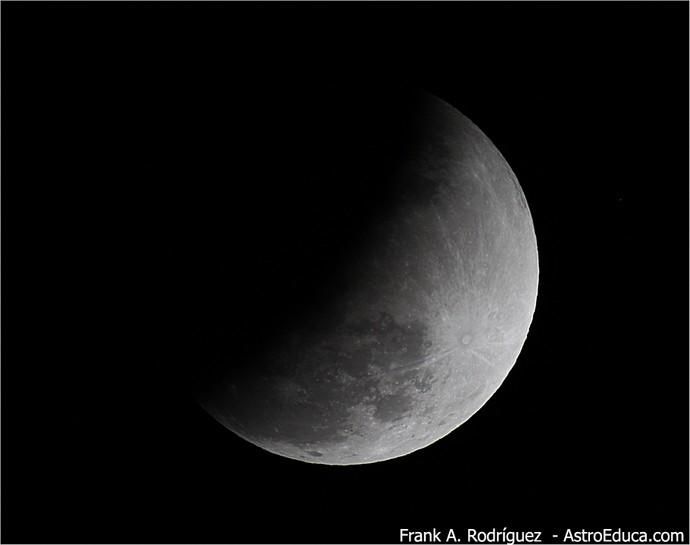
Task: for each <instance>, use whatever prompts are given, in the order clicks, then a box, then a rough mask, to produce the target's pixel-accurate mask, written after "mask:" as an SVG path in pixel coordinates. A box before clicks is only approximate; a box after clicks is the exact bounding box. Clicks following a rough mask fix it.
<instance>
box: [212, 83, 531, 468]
mask: <svg viewBox="0 0 690 545" xmlns="http://www.w3.org/2000/svg"><path fill="white" fill-rule="evenodd" d="M405 115H410V114H409V112H408V113H406V114H405ZM412 117H413V118H414V120H413V122H411V123H410V126H414V127H415V128H414V138H411V139H410V138H408V139H407V140H406V141H405V146H406V147H405V149H403V150H399V151H400V153H399V154H398V155H397V157H399V159H396V161H395V168H393V169H389V178H388V179H389V182H390V183H389V185H388V186H387V187H388V188H389V190H388V191H389V206H387V207H386V209H385V212H382V213H381V214H380V215H378V216H376V217H375V221H371V222H370V224H369V225H368V226H367V231H366V237H365V238H364V239H363V240H362V241H361V242H360V244H359V245H358V247H357V251H356V252H351V253H350V254H348V255H349V257H348V259H347V262H346V263H345V264H344V265H343V266H342V267H340V268H339V269H338V271H337V274H336V275H335V277H334V278H337V280H334V281H333V288H332V289H331V291H329V295H328V298H327V300H324V301H323V302H322V303H323V304H322V305H321V306H320V310H319V311H318V313H312V314H311V315H310V317H309V318H308V319H300V320H296V321H295V323H294V324H290V325H289V326H286V328H285V331H284V332H283V333H282V334H281V335H280V337H279V338H278V339H276V340H275V341H273V342H272V343H271V345H270V346H268V347H266V349H265V350H263V351H262V353H261V355H260V356H259V355H257V358H256V361H255V362H252V365H251V366H249V367H244V368H242V371H241V372H233V371H232V370H231V369H229V370H228V371H227V373H221V374H220V377H219V378H217V379H216V380H214V381H213V383H212V384H210V385H208V387H207V388H205V390H204V393H203V394H202V395H201V396H200V398H199V401H200V403H201V405H202V406H203V407H204V409H205V410H206V411H207V412H208V413H209V414H210V415H211V416H213V418H215V419H216V420H217V421H218V422H220V423H221V424H222V425H223V426H225V427H226V428H228V429H229V430H231V431H233V432H234V433H236V434H237V435H239V436H240V437H242V438H244V439H246V440H247V441H249V442H251V443H253V444H254V445H256V446H258V447H261V448H262V449H265V450H267V451H269V452H272V453H274V454H277V455H280V456H284V457H287V458H292V459H295V460H300V461H303V462H310V463H319V464H330V465H351V464H366V463H372V462H381V461H384V460H389V459H392V458H396V457H399V456H404V455H407V454H410V453H411V452H414V451H417V450H419V449H422V448H424V447H426V446H428V445H430V444H432V443H434V442H435V441H438V440H439V439H441V438H443V437H444V436H446V435H447V434H449V433H450V432H452V431H453V430H455V429H456V428H458V427H459V426H460V425H461V424H463V423H464V422H466V421H467V419H469V418H470V417H471V416H472V415H473V414H474V413H476V412H477V411H478V410H479V409H480V408H481V407H482V405H484V404H485V403H486V402H487V400H488V399H489V398H490V397H491V396H492V395H493V394H494V393H495V392H496V390H497V389H498V388H499V387H500V385H501V383H502V382H503V381H504V380H505V378H506V376H507V375H508V373H509V371H510V370H511V368H512V367H513V365H514V364H515V362H516V360H517V358H518V355H519V354H520V350H521V348H522V346H523V344H524V342H525V340H526V337H527V334H528V330H529V327H530V323H531V320H532V316H533V313H534V310H535V305H536V298H537V287H538V276H539V266H538V253H537V243H536V236H535V232H534V226H533V222H532V218H531V214H530V210H529V208H528V205H527V202H526V199H525V195H524V193H523V191H522V189H521V187H520V184H519V183H518V181H517V178H516V176H515V174H514V173H513V171H512V170H511V168H510V166H509V165H508V163H507V162H506V160H505V159H504V158H503V156H502V155H501V154H500V152H499V151H498V149H496V147H495V146H494V145H493V144H492V142H491V141H490V140H489V139H488V138H487V136H486V135H484V133H483V132H482V131H481V130H480V129H479V128H478V127H477V126H476V125H475V124H474V123H472V122H471V121H470V120H469V119H468V118H467V117H465V116H464V115H463V114H461V113H460V112H459V111H458V110H456V109H455V108H453V107H452V106H450V105H449V104H447V103H446V102H444V101H443V100H441V99H439V98H437V97H435V96H432V95H429V94H424V95H423V98H422V99H421V100H420V101H419V103H418V105H417V106H416V107H415V112H414V115H412ZM374 147H375V146H374ZM335 244H337V242H335Z"/></svg>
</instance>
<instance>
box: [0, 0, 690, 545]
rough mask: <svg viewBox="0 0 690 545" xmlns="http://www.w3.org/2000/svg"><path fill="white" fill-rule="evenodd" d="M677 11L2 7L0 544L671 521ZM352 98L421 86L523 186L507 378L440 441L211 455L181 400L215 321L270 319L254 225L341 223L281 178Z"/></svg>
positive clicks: (351, 537) (681, 428)
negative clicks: (379, 453) (388, 454)
mask: <svg viewBox="0 0 690 545" xmlns="http://www.w3.org/2000/svg"><path fill="white" fill-rule="evenodd" d="M687 18H688V5H687V4H686V3H663V2H659V3H626V2H615V3H574V2H573V3H563V4H554V3H539V4H527V3H515V4H505V3H500V2H490V3H484V4H474V3H461V4H453V3H443V4H432V3H428V4H417V3H406V4H398V3H380V4H364V3H362V4H348V3H338V4H332V5H327V4H263V3H252V4H241V3H240V4H235V3H233V4H230V3H227V4H220V3H194V4H191V3H175V4H166V3H155V4H147V3H138V4H134V3H117V4H111V3H78V4H70V3H55V4H43V3H38V2H36V3H21V2H13V3H3V4H2V82H3V89H2V91H3V92H2V111H3V125H2V142H3V149H2V151H3V154H2V155H3V162H2V169H3V170H2V177H3V188H2V189H3V202H2V248H3V256H2V258H3V268H2V274H3V306H4V309H3V310H4V312H3V318H4V319H3V330H2V334H3V335H2V336H3V347H2V385H3V387H2V444H3V449H2V473H3V475H2V477H3V478H2V519H3V525H2V540H3V541H4V542H24V543H28V542H46V543H56V542H68V543H76V542H91V543H93V542H96V543H97V542H138V543H146V542H185V543H190V542H201V543H204V542H206V543H208V542H264V543H265V542H349V541H352V542H396V541H397V538H398V531H399V528H401V527H408V528H415V527H431V526H435V527H437V528H450V527H453V528H466V527H473V528H481V527H488V528H490V527H497V528H503V527H504V526H509V527H512V528H525V529H543V530H544V531H558V530H560V529H562V528H566V527H573V528H574V527H589V528H597V527H611V528H616V527H626V528H635V529H645V528H650V529H651V528H655V529H685V530H686V531H687V529H688V337H687V335H688V314H687V308H688V307H687V302H688V282H687V280H688V254H687V251H688V209H687V207H688V130H687V129H688V126H687V120H688V103H687V96H688V49H687V43H688V29H687ZM367 86H371V88H372V90H374V89H375V90H376V92H380V91H381V89H387V88H392V87H395V88H398V87H410V88H422V89H426V90H427V91H429V92H432V93H434V94H436V95H437V96H439V97H441V98H443V99H444V100H446V101H447V102H449V103H450V104H452V105H453V106H455V107H456V108H458V109H459V110H460V111H462V112H463V113H464V114H465V115H466V116H468V117H469V118H470V119H471V120H473V121H474V122H475V123H476V124H477V125H478V126H479V127H480V128H481V129H482V130H483V131H484V132H485V133H486V134H487V135H488V136H489V138H490V139H491V140H492V141H493V142H494V144H495V145H496V146H497V147H498V148H499V150H500V151H501V152H502V154H503V155H504V156H505V158H506V159H507V161H508V162H509V164H510V165H511V167H512V168H513V170H514V171H515V173H516V174H517V176H518V179H519V180H520V183H521V185H522V187H523V190H524V192H525V194H526V197H527V201H528V203H529V206H530V209H531V212H532V216H533V219H534V224H535V229H536V233H537V241H538V246H539V258H540V271H541V275H540V287H539V297H538V302H537V310H536V313H535V316H534V321H533V324H532V328H531V331H530V335H529V337H528V339H527V342H526V344H525V347H524V349H523V351H522V353H521V355H520V358H519V359H518V362H517V364H516V366H515V368H514V369H513V371H512V372H511V373H510V375H509V376H508V378H507V380H506V381H505V383H504V384H503V386H502V387H501V389H500V390H499V391H498V392H497V394H496V395H495V396H494V397H493V398H492V399H491V400H490V401H489V402H488V403H487V404H486V405H485V406H484V407H483V408H482V409H481V410H480V411H479V413H477V414H476V415H475V416H474V417H473V418H472V419H471V420H470V421H468V422H467V423H466V424H464V425H463V426H462V427H461V428H460V429H458V430H456V431H455V432H454V433H452V434H451V435H449V436H448V437H446V438H445V439H443V440H442V441H440V442H438V443H436V444H434V445H432V446H430V447H428V448H426V449H424V450H422V451H419V452H417V453H414V454H412V455H409V456H406V457H403V458H400V459H396V460H392V461H389V462H386V463H381V464H374V465H369V466H358V467H347V468H342V467H341V468H329V467H323V466H315V465H307V464H302V463H299V462H295V461H292V460H287V459H284V458H280V457H278V456H275V455H271V454H269V453H267V452H264V451H262V450H260V449H257V448H256V447H254V446H252V445H250V444H248V443H246V442H244V441H243V440H241V439H239V438H237V437H236V436H234V435H233V434H232V433H230V432H228V431H227V430H225V429H224V428H222V427H221V426H220V425H219V424H218V423H216V422H215V421H214V420H212V419H211V418H210V417H209V416H207V415H206V414H205V413H204V412H203V411H202V410H201V409H200V408H198V407H197V406H196V404H195V403H194V402H193V400H192V399H191V398H190V397H189V396H187V395H186V391H187V388H186V386H187V385H188V382H189V381H190V380H191V379H190V374H189V373H190V369H191V370H193V369H194V368H195V366H196V365H197V361H196V360H198V359H199V354H203V350H202V349H199V345H198V344H196V343H198V340H199V338H203V337H204V334H205V333H206V330H207V329H208V328H209V327H212V324H213V323H214V322H215V321H216V317H218V318H219V319H220V318H221V317H222V319H223V320H224V321H225V322H224V323H230V324H231V325H234V326H235V327H236V328H237V331H240V332H242V335H245V334H246V338H247V339H251V342H249V341H248V342H247V343H245V344H246V345H247V346H251V345H252V343H260V342H261V339H262V335H263V334H264V333H265V332H266V331H267V330H269V329H270V328H271V327H279V326H280V324H283V323H285V322H286V321H288V322H289V319H290V318H289V316H285V315H284V314H281V309H280V308H270V307H268V308H254V309H253V310H252V306H251V302H252V301H253V295H252V294H253V293H255V292H256V291H257V290H262V289H263V288H264V287H265V286H267V285H268V284H269V283H270V282H272V281H274V280H275V279H274V278H272V277H273V275H272V271H271V270H270V269H269V268H267V267H266V266H262V264H263V263H269V262H270V259H268V258H266V256H275V255H280V252H281V251H282V252H286V249H285V248H286V246H285V243H284V241H285V240H289V238H290V237H288V236H286V235H285V232H286V231H284V229H287V232H288V233H292V232H301V231H307V230H308V229H309V227H310V224H311V219H310V218H312V216H310V214H314V215H316V216H318V215H319V214H321V215H324V214H325V212H324V203H328V202H332V203H342V201H343V200H345V201H348V199H349V200H350V201H351V202H353V203H355V204H357V203H361V199H359V196H354V197H353V195H352V193H351V192H352V191H353V189H352V187H351V186H349V185H348V184H346V183H344V182H339V183H337V184H334V183H330V184H329V183H324V185H323V186H319V187H316V186H315V187H311V186H309V185H304V183H302V185H300V180H301V181H302V182H303V177H301V175H300V173H301V172H302V170H301V169H304V168H307V169H311V172H312V173H313V171H316V172H318V171H319V169H323V170H324V172H325V171H326V170H327V166H328V165H325V164H323V163H324V161H325V159H324V157H326V155H324V154H323V153H320V151H323V150H325V149H327V148H328V149H329V150H330V152H333V153H335V155H336V156H339V155H338V154H339V153H341V152H342V150H343V149H345V148H344V147H345V146H346V145H347V141H348V139H349V138H357V137H358V135H357V133H356V131H355V130H353V129H350V130H349V132H345V133H341V134H338V131H337V130H335V129H333V128H331V131H332V132H331V133H329V134H331V136H333V135H336V137H334V140H333V142H334V143H333V144H328V145H326V144H323V143H319V138H318V137H316V136H315V134H314V131H313V127H314V123H315V122H316V121H318V123H320V124H321V125H319V126H328V125H329V121H330V120H332V124H333V125H334V126H335V127H337V126H338V120H339V119H340V120H341V121H342V120H343V119H344V118H345V116H346V114H347V112H348V110H347V108H348V107H350V108H352V102H351V101H350V102H348V98H349V97H352V96H353V93H354V91H353V89H357V90H361V89H362V88H366V87H367ZM324 88H327V89H328V90H329V93H330V94H328V93H320V92H319V90H321V89H324ZM372 92H373V91H372ZM324 96H327V97H329V100H324V98H323V97H324ZM331 99H332V100H331ZM315 104H317V105H318V106H319V107H318V108H315V107H314V105H315ZM339 116H340V117H339ZM324 120H326V121H324ZM329 142H330V141H329ZM319 146H321V147H319ZM305 149H306V150H307V151H306V152H305ZM328 157H330V155H329V156H328ZM341 159H342V161H343V163H344V164H346V165H347V166H346V167H344V168H350V169H352V165H350V164H347V154H346V153H342V157H341ZM293 187H295V188H296V190H294V191H293V190H292V189H291V188H293ZM348 192H350V193H348ZM326 210H327V209H326ZM286 211H287V212H286ZM290 229H293V230H294V231H290ZM300 230H301V231H300ZM262 259H267V261H265V262H264V261H262ZM219 263H220V264H221V266H222V267H225V268H224V269H222V270H232V271H233V272H232V274H231V275H230V276H229V277H228V278H227V279H224V278H222V277H221V276H219V274H220V273H219V272H218V271H219V269H218V266H219ZM302 266H303V267H304V270H305V271H306V270H309V269H310V264H309V263H304V264H303V265H302ZM224 280H225V285H224V286H223V288H222V289H223V290H225V291H224V292H223V297H222V298H221V297H219V298H218V300H220V301H223V302H225V301H228V299H229V298H231V297H236V304H235V305H227V308H225V305H220V304H218V303H216V304H214V303H213V301H214V293H216V290H217V289H219V288H218V287H219V286H220V285H221V284H223V281H224ZM200 300H202V301H205V302H206V303H205V305H206V306H204V305H200V304H199V303H198V302H199V301H200ZM275 306H276V307H279V306H280V305H275ZM238 309H241V310H238ZM209 324H210V325H209ZM233 348H234V347H233V346H228V347H227V349H228V350H229V351H230V352H231V351H232V350H233ZM686 535H687V533H686Z"/></svg>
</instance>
